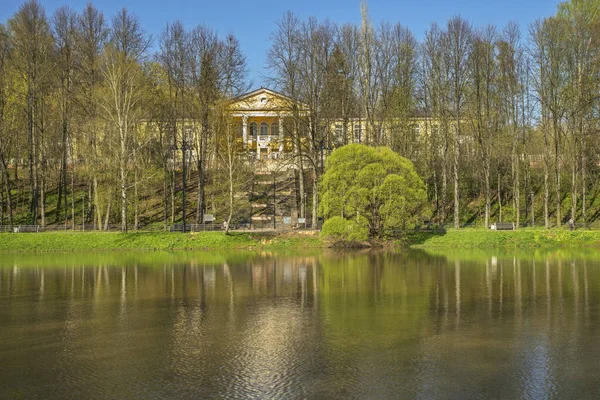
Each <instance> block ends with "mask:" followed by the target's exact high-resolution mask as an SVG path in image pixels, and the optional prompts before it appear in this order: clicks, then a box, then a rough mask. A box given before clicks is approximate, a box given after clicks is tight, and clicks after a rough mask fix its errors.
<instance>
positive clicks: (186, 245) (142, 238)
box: [0, 232, 322, 252]
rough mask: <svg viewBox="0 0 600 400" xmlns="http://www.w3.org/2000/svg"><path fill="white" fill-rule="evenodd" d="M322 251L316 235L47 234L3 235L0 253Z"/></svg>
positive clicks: (209, 233)
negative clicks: (305, 249)
mask: <svg viewBox="0 0 600 400" xmlns="http://www.w3.org/2000/svg"><path fill="white" fill-rule="evenodd" d="M315 247H322V242H321V241H320V239H319V238H318V237H317V236H315V235H306V236H305V235H291V234H282V235H276V234H268V233H231V234H229V235H225V234H224V233H222V232H199V233H186V234H182V233H176V232H144V233H141V232H140V233H108V232H45V233H2V234H0V251H5V252H6V251H14V252H44V251H91V250H211V249H231V250H233V249H255V248H261V249H269V250H271V249H272V250H279V249H300V248H315Z"/></svg>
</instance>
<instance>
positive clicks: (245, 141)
mask: <svg viewBox="0 0 600 400" xmlns="http://www.w3.org/2000/svg"><path fill="white" fill-rule="evenodd" d="M242 137H243V139H242V143H243V146H244V148H245V147H246V146H247V145H248V116H247V115H244V116H243V117H242Z"/></svg>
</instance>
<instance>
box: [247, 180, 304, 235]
mask: <svg viewBox="0 0 600 400" xmlns="http://www.w3.org/2000/svg"><path fill="white" fill-rule="evenodd" d="M250 204H251V207H252V211H251V217H250V218H251V221H252V227H253V228H273V215H275V227H276V228H277V229H281V228H286V227H287V228H291V227H292V226H294V225H296V223H297V221H298V200H297V195H296V178H295V171H294V170H292V169H290V170H287V171H281V172H275V171H273V172H260V173H257V174H256V175H255V176H254V181H253V183H252V188H251V190H250ZM273 206H275V210H273ZM284 217H290V222H291V223H290V224H284Z"/></svg>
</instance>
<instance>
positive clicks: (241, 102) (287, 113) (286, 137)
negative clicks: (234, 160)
mask: <svg viewBox="0 0 600 400" xmlns="http://www.w3.org/2000/svg"><path fill="white" fill-rule="evenodd" d="M292 104H293V102H292V100H291V99H290V98H288V97H287V96H284V95H282V94H280V93H277V92H274V91H272V90H269V89H266V88H260V89H257V90H254V91H252V92H250V93H247V94H244V95H242V96H239V97H237V98H235V99H233V100H232V101H231V103H230V105H229V109H230V111H231V116H232V118H233V120H234V123H235V124H237V125H238V126H239V127H240V128H241V136H242V143H243V145H244V148H246V149H248V152H249V155H250V157H251V158H253V159H255V160H263V161H266V160H277V159H281V158H283V157H284V155H285V154H286V153H290V152H292V151H293V147H294V145H293V141H292V136H293V135H291V133H292V132H293V126H294V123H293V122H294V121H293V118H292V112H291V110H292Z"/></svg>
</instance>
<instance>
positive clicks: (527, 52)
mask: <svg viewBox="0 0 600 400" xmlns="http://www.w3.org/2000/svg"><path fill="white" fill-rule="evenodd" d="M599 10H600V1H598V0H572V1H569V2H565V3H561V4H560V5H559V8H558V10H557V13H556V15H555V16H552V17H550V18H545V19H540V20H537V21H533V22H532V23H531V24H530V25H529V26H527V27H519V26H517V25H515V24H508V25H507V26H504V27H495V26H483V27H476V26H473V25H472V24H471V23H470V22H469V21H467V20H465V19H464V18H461V17H460V16H456V17H452V18H450V19H449V20H448V21H447V23H446V24H445V25H443V26H440V25H438V24H436V23H433V24H432V25H431V27H430V28H429V29H428V30H427V32H426V33H425V35H424V38H423V40H420V41H419V40H417V39H416V36H415V35H414V33H412V32H411V31H410V30H408V29H407V28H405V27H404V26H402V25H401V24H400V23H396V22H380V23H375V22H373V21H371V19H370V17H369V14H368V7H367V6H366V4H363V5H362V7H361V13H362V22H361V24H358V25H355V24H345V25H338V24H336V23H334V22H332V21H329V20H324V21H319V20H317V19H315V18H308V19H306V20H301V19H299V18H298V17H297V16H296V15H294V14H293V13H291V12H288V13H286V14H284V15H283V16H282V18H281V19H280V20H279V21H277V23H276V25H275V29H274V31H273V32H272V34H271V39H270V40H271V45H270V49H269V50H268V52H267V54H266V64H267V66H268V69H269V72H270V77H269V79H268V84H269V86H270V87H271V88H273V89H275V90H277V91H279V92H281V93H283V94H285V95H286V96H289V97H290V98H291V99H292V100H295V101H297V102H298V103H302V104H303V105H304V106H306V107H308V109H309V116H308V117H305V116H304V114H303V113H302V112H301V110H299V109H297V108H296V107H294V106H293V107H292V110H291V112H292V115H293V116H294V120H295V129H294V130H293V132H299V133H300V134H302V135H303V137H304V138H305V140H298V141H297V143H298V145H299V149H298V155H297V156H296V157H294V158H293V163H294V164H295V167H296V168H297V170H298V171H299V172H298V179H297V182H298V187H297V188H296V194H297V197H298V204H299V205H300V206H299V210H300V212H301V214H303V213H304V209H308V211H307V212H306V214H307V215H306V217H310V218H312V221H313V226H315V225H316V221H317V215H318V209H319V207H318V202H319V196H318V193H319V190H318V185H319V181H320V177H321V174H322V173H323V159H324V157H325V155H326V153H327V152H329V151H331V150H332V149H334V148H336V147H338V146H342V145H344V144H346V143H350V142H355V141H357V140H358V141H360V142H362V143H364V144H367V145H372V146H388V147H390V148H391V149H392V150H394V151H395V152H397V153H398V154H400V155H402V156H404V157H406V158H408V159H409V160H411V161H412V162H413V163H414V165H415V168H416V170H417V171H418V173H419V175H420V176H421V177H422V179H423V181H424V182H425V184H426V187H427V194H428V198H429V200H430V202H431V205H432V207H431V209H432V210H433V211H432V215H431V219H432V221H435V222H438V223H442V224H452V225H453V226H454V227H460V226H461V225H464V224H465V223H472V224H478V225H484V226H489V225H490V224H491V222H492V221H511V222H515V223H516V224H517V226H520V225H523V224H525V223H531V221H532V217H533V216H532V212H534V213H535V214H534V215H535V222H536V225H539V226H545V227H551V226H560V225H561V224H562V223H564V222H565V221H566V220H568V219H569V218H570V217H571V216H573V217H574V218H575V219H576V220H577V221H578V222H580V223H584V224H588V223H590V222H593V221H595V220H596V219H597V218H598V213H599V212H600V207H599V205H598V199H597V196H598V190H599V189H600V186H599V185H598V183H597V182H598V179H597V178H598V174H599V173H600V169H599V160H598V156H597V152H596V149H597V148H598V144H599V142H600V141H599V138H598V114H599V105H600V102H599V98H598V93H600V91H599V89H600V76H599V73H600V58H599V57H598V53H599V49H600V42H599V39H598V38H599V37H600V35H599V33H600V25H599V23H598V22H599V17H598V12H599ZM248 89H249V84H248V79H247V66H246V61H245V57H244V54H243V50H242V49H241V48H240V45H239V42H238V40H237V39H236V38H235V37H234V36H233V35H231V34H229V35H225V36H222V35H219V34H218V33H217V32H215V31H214V30H213V29H211V28H210V27H209V26H206V25H198V26H197V27H192V28H188V27H184V26H183V25H182V24H181V23H180V22H177V21H176V22H173V23H169V24H167V25H166V26H165V28H164V29H163V31H162V33H161V34H160V35H159V36H158V37H157V38H154V39H153V38H151V37H150V36H149V35H148V34H147V33H146V32H144V31H143V30H142V29H141V27H140V24H139V21H138V19H137V18H136V16H135V15H134V14H133V13H131V12H129V11H128V10H126V9H122V10H121V11H120V12H119V13H117V14H116V15H114V16H112V17H111V18H110V19H109V18H106V17H105V16H104V15H103V14H102V12H101V11H100V10H98V9H97V8H95V7H94V6H93V5H92V4H88V6H86V7H85V8H84V9H83V10H81V11H76V10H73V9H72V8H70V7H68V6H63V7H61V8H59V9H57V10H56V12H55V13H54V14H53V15H51V16H47V15H46V13H45V11H44V8H43V6H42V5H41V4H40V3H39V2H37V1H35V0H32V1H28V2H25V3H23V5H22V6H21V7H20V9H19V11H17V13H16V14H15V15H13V16H12V17H11V18H10V19H9V20H8V21H7V23H6V24H5V25H0V177H1V179H0V224H8V225H13V224H16V223H29V224H41V225H51V224H55V225H65V226H71V227H73V226H75V225H76V224H77V223H81V221H85V222H86V223H87V224H91V225H92V227H93V228H95V229H107V228H108V227H109V225H111V224H118V225H119V227H120V229H121V230H123V231H126V230H128V229H130V227H133V228H135V229H137V228H138V227H139V226H141V225H146V226H148V225H149V224H158V225H160V226H164V227H166V226H167V225H169V224H173V223H176V222H178V223H183V224H185V223H186V222H188V223H189V222H196V223H200V222H202V218H201V216H202V215H203V214H204V213H207V212H212V213H216V214H217V215H226V216H227V217H226V219H227V220H228V221H229V222H230V223H231V222H232V221H233V222H242V221H244V220H245V219H247V218H248V209H249V208H250V204H249V201H250V200H249V198H244V197H243V196H239V193H243V192H244V191H246V190H247V189H248V187H249V185H250V182H252V177H251V175H252V171H251V169H250V168H249V167H248V162H247V157H245V153H244V149H243V148H241V144H240V143H239V140H237V138H236V135H237V129H236V128H235V127H232V126H231V123H229V122H228V118H227V111H226V105H227V101H228V100H229V99H231V98H232V97H234V96H236V95H239V94H241V93H244V92H245V91H247V90H248ZM415 117H418V118H426V121H427V123H426V125H425V132H423V131H420V130H418V129H415V124H414V118H415ZM357 118H358V119H360V120H362V121H364V126H365V127H366V132H360V134H359V135H356V132H354V131H353V124H352V121H355V120H356V119H357ZM338 122H339V123H340V125H341V126H340V129H341V132H340V131H338V130H337V129H336V128H335V127H336V123H338ZM150 127H151V128H150ZM293 132H292V133H293ZM184 155H185V156H184ZM175 164H176V165H175ZM306 192H310V193H311V196H309V197H308V198H307V196H305V195H303V194H304V193H306ZM305 202H306V203H307V204H308V207H306V206H307V204H305ZM78 221H79V222H78ZM228 225H229V224H228Z"/></svg>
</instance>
